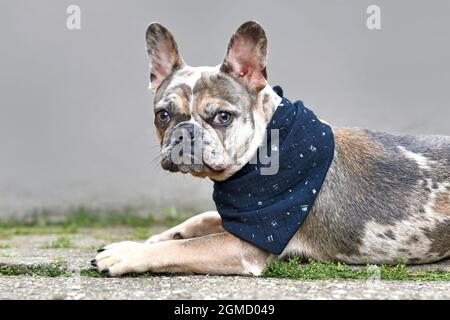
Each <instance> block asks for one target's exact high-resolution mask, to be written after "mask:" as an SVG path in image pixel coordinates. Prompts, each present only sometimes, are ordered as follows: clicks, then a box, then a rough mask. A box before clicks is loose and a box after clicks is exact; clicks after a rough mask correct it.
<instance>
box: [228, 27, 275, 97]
mask: <svg viewBox="0 0 450 320" xmlns="http://www.w3.org/2000/svg"><path fill="white" fill-rule="evenodd" d="M266 61H267V38H266V33H265V32H264V29H263V28H262V27H261V25H260V24H259V23H258V22H256V21H248V22H246V23H244V24H243V25H241V26H240V27H239V28H238V29H237V30H236V32H235V33H234V34H233V36H232V37H231V39H230V42H229V43H228V49H227V53H226V55H225V60H224V62H223V64H222V66H221V68H220V70H222V71H223V72H225V73H228V74H230V75H232V76H233V77H234V78H236V79H237V80H238V81H239V82H241V83H242V84H244V85H245V86H247V88H248V89H249V90H250V91H253V92H255V93H257V92H259V91H260V90H261V89H263V88H264V87H265V85H266V79H267V72H266Z"/></svg>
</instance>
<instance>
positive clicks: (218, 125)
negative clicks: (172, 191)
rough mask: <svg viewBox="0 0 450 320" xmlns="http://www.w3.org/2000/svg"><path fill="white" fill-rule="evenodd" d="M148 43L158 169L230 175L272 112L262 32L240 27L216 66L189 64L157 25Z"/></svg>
mask: <svg viewBox="0 0 450 320" xmlns="http://www.w3.org/2000/svg"><path fill="white" fill-rule="evenodd" d="M146 40H147V51H148V55H149V58H150V82H151V83H150V86H151V89H152V91H153V93H154V108H155V126H156V129H157V134H158V137H159V139H160V142H161V165H162V167H163V168H164V169H166V170H169V171H173V172H175V171H180V172H183V173H187V172H189V173H191V174H192V175H194V176H199V177H205V176H209V177H210V178H212V179H215V180H224V179H226V178H228V177H229V176H231V175H232V174H233V173H235V172H236V171H237V170H239V169H240V168H241V167H242V166H243V165H244V164H245V163H247V162H248V161H249V160H250V158H251V157H252V156H253V154H254V153H255V151H256V148H257V147H258V145H259V144H260V142H261V140H262V137H263V135H264V129H265V126H266V123H267V118H268V117H270V115H271V113H270V110H267V109H269V107H268V105H269V101H268V100H269V94H268V93H266V92H265V91H266V89H265V87H266V56H267V39H266V36H265V33H264V30H263V29H262V28H261V26H260V25H259V24H258V23H256V22H253V21H250V22H247V23H245V24H243V25H242V26H241V27H240V28H239V29H238V30H237V31H236V32H235V34H234V35H233V36H232V38H231V40H230V42H229V45H228V49H227V53H226V56H225V59H224V61H223V63H222V65H220V66H217V67H190V66H187V65H186V64H185V63H184V61H183V59H182V58H181V55H180V53H179V52H178V47H177V44H176V42H175V40H174V38H173V36H172V35H171V33H170V32H169V31H168V30H167V29H166V28H164V27H163V26H162V25H160V24H157V23H153V24H151V25H150V26H149V27H148V29H147V33H146Z"/></svg>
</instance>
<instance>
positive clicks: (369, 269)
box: [263, 258, 450, 281]
mask: <svg viewBox="0 0 450 320" xmlns="http://www.w3.org/2000/svg"><path fill="white" fill-rule="evenodd" d="M263 276H264V277H269V278H289V279H299V280H338V279H353V280H371V279H373V280H377V279H378V280H424V281H425V280H442V281H450V272H436V271H411V270H408V269H407V267H406V266H405V265H404V264H398V265H395V266H387V265H380V266H375V265H368V266H366V267H365V268H351V267H350V266H348V265H346V264H342V263H322V262H317V261H312V260H311V261H309V262H308V263H304V264H302V263H300V261H299V259H298V258H291V259H289V260H287V261H286V260H273V261H271V262H270V263H269V265H268V266H267V268H266V269H265V271H264V273H263Z"/></svg>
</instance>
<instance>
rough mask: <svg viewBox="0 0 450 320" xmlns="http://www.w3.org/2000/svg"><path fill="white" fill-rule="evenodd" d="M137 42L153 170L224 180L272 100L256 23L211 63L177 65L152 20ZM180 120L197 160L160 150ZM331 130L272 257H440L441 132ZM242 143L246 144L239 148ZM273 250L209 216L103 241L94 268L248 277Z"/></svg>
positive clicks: (449, 204)
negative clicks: (287, 234)
mask: <svg viewBox="0 0 450 320" xmlns="http://www.w3.org/2000/svg"><path fill="white" fill-rule="evenodd" d="M147 46H148V49H149V56H150V58H151V70H152V76H151V80H152V81H151V83H152V89H153V91H154V93H155V112H156V120H155V123H156V127H157V129H158V136H159V137H160V139H161V145H162V165H163V168H165V169H167V170H170V171H182V172H190V173H192V174H193V175H195V176H209V177H211V178H213V179H215V180H226V179H227V178H229V177H230V176H231V175H233V174H234V173H235V172H237V171H238V170H239V169H240V168H242V166H243V164H245V163H247V162H248V161H249V159H250V157H251V156H252V155H253V154H254V153H255V151H256V148H257V147H258V145H259V144H260V142H261V139H262V137H263V134H264V130H265V128H266V126H267V123H268V122H269V120H270V119H271V116H272V114H273V112H274V111H275V109H276V108H277V106H278V104H279V102H280V98H279V97H278V96H277V94H276V93H275V92H274V91H273V90H272V89H271V87H270V86H269V85H268V84H267V82H266V81H265V78H266V70H265V54H266V39H265V35H264V32H263V31H262V28H261V27H260V26H259V25H258V24H257V23H255V22H248V23H246V24H244V25H243V26H241V28H239V29H238V31H237V32H236V33H235V35H234V36H233V38H232V40H231V41H230V45H229V47H228V51H227V55H226V58H225V61H224V63H223V64H222V65H221V66H220V67H217V68H192V67H187V66H185V65H184V62H183V61H182V59H181V56H179V54H178V49H177V46H176V43H175V42H174V40H173V37H172V35H171V34H170V33H169V32H168V31H167V30H166V29H165V28H163V27H162V26H160V25H158V24H153V25H151V26H150V27H149V29H148V31H147ZM161 110H163V111H162V112H163V114H161ZM224 110H226V111H224ZM205 114H208V115H205ZM230 114H231V115H233V118H232V119H231V120H230V117H231V115H230ZM210 118H211V119H210ZM217 119H218V122H217V121H216V120H217ZM216 122H217V123H216ZM224 126H227V130H228V131H226V130H224ZM180 127H183V128H184V127H187V128H188V129H187V130H188V131H189V130H190V132H192V131H195V130H194V129H195V128H197V127H199V128H201V129H202V132H203V133H202V136H201V138H202V139H203V141H206V142H207V143H206V144H205V142H204V144H205V146H204V149H203V159H202V161H203V162H202V163H200V164H195V165H191V166H189V165H185V164H181V165H176V164H175V163H174V162H173V159H172V158H171V157H170V151H171V150H172V149H174V148H175V147H176V146H177V145H178V144H179V143H180V141H182V139H180V137H179V136H178V135H177V134H176V130H177V129H179V128H180ZM234 128H239V129H240V131H239V134H238V133H237V131H235V130H236V129H234ZM333 132H334V139H335V151H334V158H333V161H332V164H331V166H330V168H329V170H328V174H327V176H326V178H325V181H324V183H323V185H322V188H321V191H320V192H319V195H318V197H317V199H316V201H315V204H314V206H313V208H312V209H311V211H310V213H309V215H308V217H307V218H306V220H305V221H304V223H303V224H302V225H301V226H300V228H299V230H298V232H297V233H296V234H295V236H294V237H293V238H292V239H291V241H290V242H289V244H288V245H287V247H286V248H285V250H284V252H283V254H282V256H292V255H295V256H300V257H302V258H312V259H316V260H319V261H342V262H346V263H351V264H366V263H388V264H393V263H398V262H400V261H405V262H407V263H409V264H417V263H428V262H433V261H438V260H441V259H444V258H446V257H449V256H450V137H441V136H394V135H390V134H384V133H378V132H373V131H369V130H364V129H354V128H352V129H337V128H334V129H333ZM236 137H238V143H237V145H236V143H234V144H233V142H234V141H235V140H233V139H236ZM194 138H197V139H198V137H197V136H196V135H195V134H193V133H191V139H192V141H194ZM244 142H246V143H247V144H249V146H250V147H249V149H248V150H246V151H245V152H241V153H238V152H237V149H238V148H239V144H240V143H242V144H243V143H244ZM205 150H209V151H211V152H212V154H213V155H214V157H212V156H208V155H206V151H205ZM237 154H239V156H238V157H239V160H240V162H239V163H233V164H227V162H226V160H227V157H233V156H236V155H237ZM272 257H274V256H273V255H272V254H269V253H267V252H265V251H263V250H261V249H258V248H257V247H255V246H253V245H252V244H250V243H247V242H245V241H243V240H240V239H238V238H236V237H235V236H233V235H232V234H230V233H228V232H226V231H225V230H224V229H223V228H222V226H221V218H220V215H219V214H218V213H217V212H215V211H211V212H206V213H203V214H200V215H198V216H195V217H193V218H191V219H189V220H187V221H186V222H184V223H183V224H181V225H179V226H176V227H174V228H172V229H170V230H168V231H166V232H164V233H162V234H160V235H156V236H154V237H152V238H150V239H149V240H148V241H147V242H146V243H144V244H142V243H135V242H121V243H116V244H112V245H109V246H107V247H105V248H104V249H102V250H101V252H100V253H99V255H98V256H97V257H96V259H95V260H94V261H93V264H94V265H96V266H97V268H98V269H99V270H100V271H106V272H108V273H109V274H110V275H120V274H124V273H127V272H143V271H149V270H150V271H155V272H161V271H164V272H197V273H214V274H248V273H251V274H255V275H258V274H260V273H261V272H262V270H263V269H264V267H265V265H266V264H267V262H268V261H269V260H270V259H271V258H272Z"/></svg>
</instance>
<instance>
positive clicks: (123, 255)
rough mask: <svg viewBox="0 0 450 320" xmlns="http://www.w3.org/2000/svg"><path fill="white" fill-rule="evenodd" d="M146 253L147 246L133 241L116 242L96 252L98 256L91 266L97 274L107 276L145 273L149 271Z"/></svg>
mask: <svg viewBox="0 0 450 320" xmlns="http://www.w3.org/2000/svg"><path fill="white" fill-rule="evenodd" d="M148 251H149V250H148V244H144V243H139V242H133V241H124V242H117V243H113V244H110V245H107V246H106V247H104V248H102V249H100V250H98V252H99V254H97V256H96V257H95V259H93V260H92V261H91V264H92V265H93V266H94V267H96V268H97V270H98V271H99V272H102V273H106V274H107V275H109V276H120V275H123V274H125V273H130V272H145V271H149V270H150V265H149V258H150V257H149V255H148V253H149V252H148Z"/></svg>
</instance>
